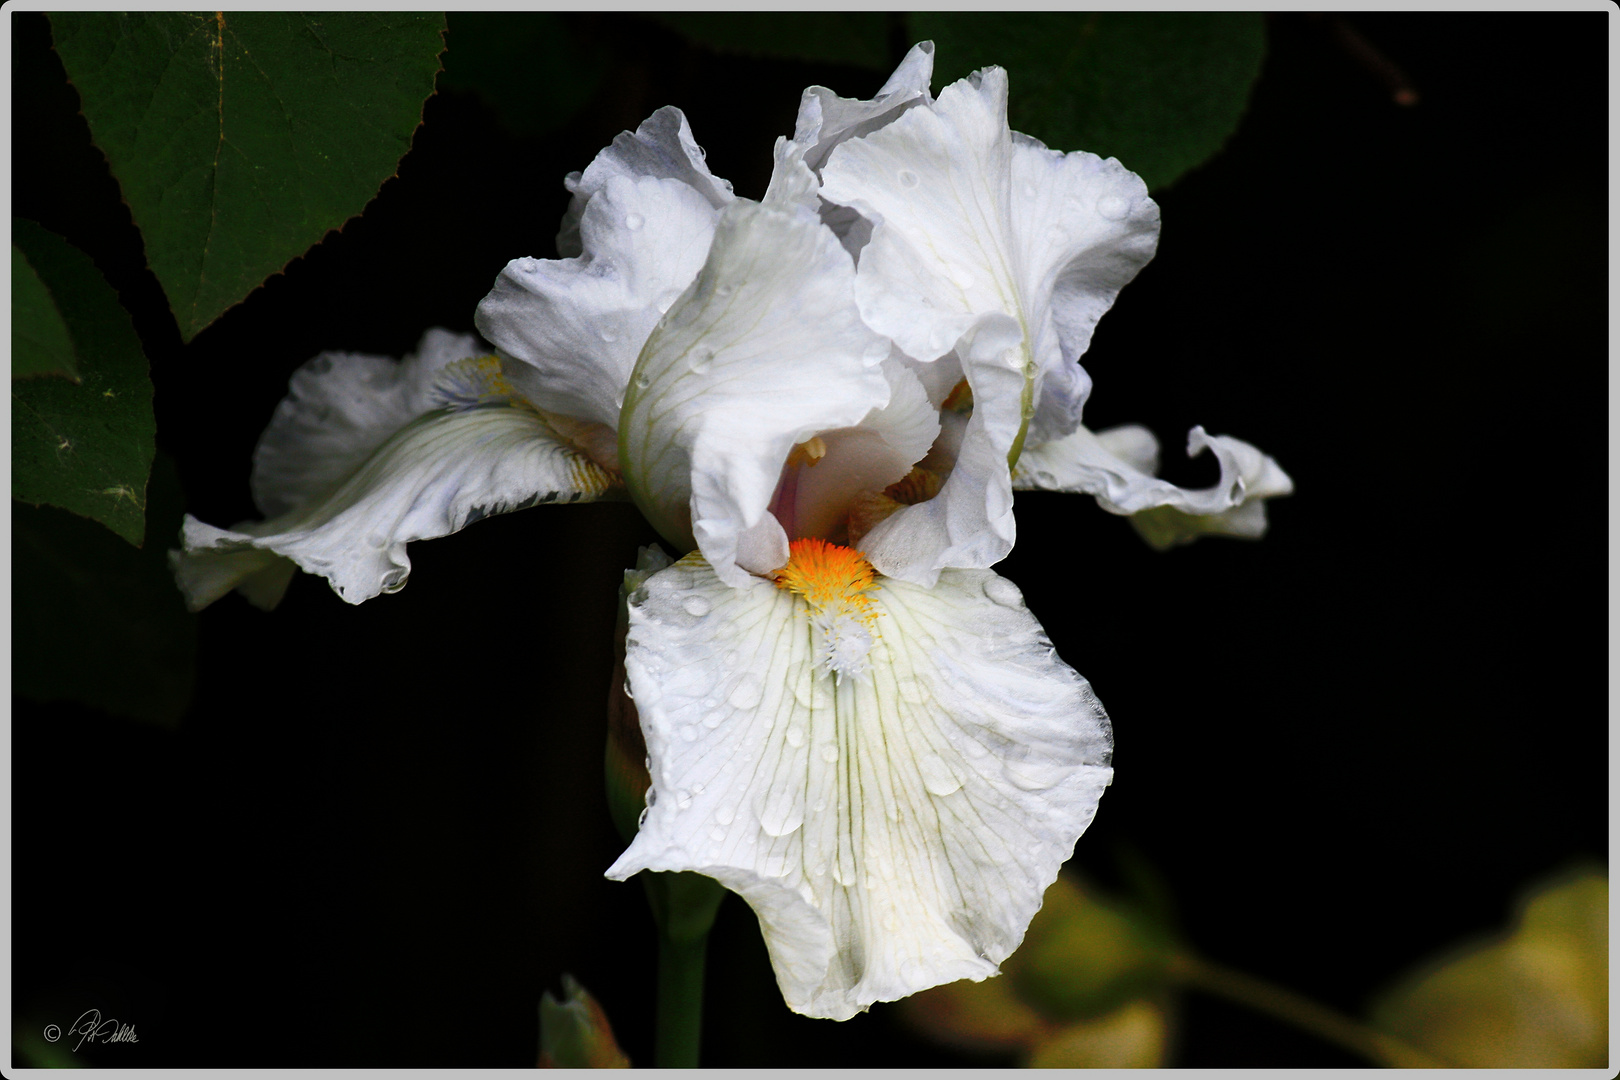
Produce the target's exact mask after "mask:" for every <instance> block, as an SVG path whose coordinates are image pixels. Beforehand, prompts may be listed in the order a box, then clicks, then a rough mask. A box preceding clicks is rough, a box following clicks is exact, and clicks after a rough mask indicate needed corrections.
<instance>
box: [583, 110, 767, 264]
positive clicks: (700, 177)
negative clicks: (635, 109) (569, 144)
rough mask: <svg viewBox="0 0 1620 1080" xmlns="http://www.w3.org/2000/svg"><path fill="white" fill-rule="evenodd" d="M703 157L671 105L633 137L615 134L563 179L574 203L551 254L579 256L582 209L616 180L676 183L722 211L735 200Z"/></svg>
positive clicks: (683, 117)
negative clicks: (586, 164) (583, 165)
mask: <svg viewBox="0 0 1620 1080" xmlns="http://www.w3.org/2000/svg"><path fill="white" fill-rule="evenodd" d="M703 157H704V155H703V148H702V147H701V146H699V145H698V144H697V140H695V139H694V138H692V129H691V127H690V126H689V125H688V124H687V122H686V115H685V114H684V113H682V112H681V110H679V109H677V108H675V107H674V106H672V105H666V106H664V107H663V108H662V109H659V110H658V111H657V112H655V113H653V114H652V115H651V116H649V117H647V119H645V120H643V121H642V122H641V126H640V127H638V128H636V130H635V131H634V132H630V131H623V132H620V133H619V136H618V137H617V138H615V139H614V140H613V142H612V144H611V145H609V146H608V147H607V148H606V149H604V150H603V151H602V152H601V153H599V154H597V155H596V159H595V160H594V161H592V162H591V164H590V166H589V167H588V168H587V169H586V170H585V171H584V172H583V173H570V174H569V176H568V178H567V181H566V183H567V186H568V190H569V191H570V192H572V193H573V196H574V197H573V198H572V199H571V200H569V203H568V210H567V212H566V213H564V214H563V220H562V225H561V227H560V228H559V229H558V232H557V254H559V255H561V256H562V257H563V258H565V259H566V258H572V257H573V256H575V255H578V254H580V252H581V251H583V250H585V248H584V247H583V246H582V241H581V237H580V220H581V218H582V217H583V216H584V213H585V205H586V203H588V202H589V201H590V199H591V198H592V197H593V196H595V195H596V194H597V193H598V192H600V191H601V190H602V189H603V188H605V187H606V186H607V184H608V181H609V180H611V179H612V178H614V177H616V176H617V177H626V178H629V179H636V178H639V177H644V176H645V177H654V178H657V179H661V180H678V181H680V183H681V184H683V185H685V186H686V187H688V188H690V189H691V190H692V191H694V192H696V193H697V194H698V195H699V196H701V197H702V198H703V200H704V201H705V202H707V203H708V204H709V205H710V206H711V207H712V208H714V209H715V210H723V209H725V207H726V205H727V204H728V203H730V202H731V200H732V199H733V198H735V196H733V195H732V193H731V181H729V180H722V179H720V178H719V177H717V176H715V175H714V174H713V173H711V172H710V171H709V167H708V165H706V164H704V160H703Z"/></svg>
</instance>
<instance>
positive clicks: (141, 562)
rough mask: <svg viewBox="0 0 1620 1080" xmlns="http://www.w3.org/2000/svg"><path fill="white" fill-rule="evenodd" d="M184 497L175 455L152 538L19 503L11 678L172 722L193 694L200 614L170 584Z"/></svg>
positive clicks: (24, 686) (164, 462)
mask: <svg viewBox="0 0 1620 1080" xmlns="http://www.w3.org/2000/svg"><path fill="white" fill-rule="evenodd" d="M184 503H185V497H184V495H182V494H181V491H180V480H179V476H178V474H177V473H176V471H175V468H174V464H173V462H171V461H169V460H168V459H167V458H159V459H158V462H157V464H156V466H155V467H154V468H153V470H152V512H151V514H150V515H148V516H149V521H150V525H149V528H148V530H147V544H146V547H145V549H144V550H140V551H137V550H136V549H134V548H132V547H130V546H129V545H128V544H125V543H123V542H121V541H119V540H117V539H115V538H113V537H112V536H110V535H109V534H108V533H107V531H106V530H105V529H102V528H100V527H99V526H96V525H93V524H91V523H90V522H88V521H85V520H84V519H83V518H78V517H74V516H73V515H72V514H68V513H64V512H63V511H61V510H56V509H54V508H52V507H49V506H42V507H38V508H35V507H31V506H15V505H14V506H13V507H12V514H11V545H12V555H11V557H12V575H11V582H12V587H11V588H12V597H11V622H12V643H11V645H12V658H11V659H12V663H11V672H12V686H13V689H14V690H15V691H16V692H17V693H19V694H22V695H24V696H25V697H30V698H33V699H35V700H38V701H54V700H62V699H66V700H69V701H77V702H81V703H83V704H86V705H93V706H96V707H97V708H101V709H105V710H107V711H108V712H112V713H117V714H119V715H121V716H133V717H135V718H137V719H140V720H146V721H149V722H152V723H159V724H166V725H172V724H174V723H176V722H177V721H178V720H179V719H180V715H181V714H182V713H183V712H184V711H185V709H186V707H187V705H188V704H189V703H190V701H191V690H192V683H193V681H194V679H195V674H196V664H197V620H196V618H195V617H193V616H192V615H191V614H190V613H189V612H187V611H186V605H185V601H184V600H183V599H182V598H181V596H180V590H179V589H176V588H175V587H174V576H173V574H171V573H170V571H169V566H168V561H167V552H166V551H165V550H164V549H165V548H167V547H168V546H169V544H170V543H172V542H173V541H174V539H175V537H176V536H178V535H179V533H180V519H181V516H182V509H181V508H182V507H183V505H184Z"/></svg>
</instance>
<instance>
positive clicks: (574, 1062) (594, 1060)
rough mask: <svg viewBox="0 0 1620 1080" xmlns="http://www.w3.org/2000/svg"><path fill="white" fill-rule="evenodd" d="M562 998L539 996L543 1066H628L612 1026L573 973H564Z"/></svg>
mask: <svg viewBox="0 0 1620 1080" xmlns="http://www.w3.org/2000/svg"><path fill="white" fill-rule="evenodd" d="M562 984H563V998H562V1000H561V1001H558V1000H557V999H556V998H554V997H552V996H551V991H549V990H548V991H546V992H545V994H543V995H542V996H541V998H540V1067H541V1068H542V1069H628V1068H629V1067H630V1059H629V1058H628V1057H626V1056H625V1053H624V1051H623V1050H620V1049H619V1044H618V1042H617V1041H616V1040H615V1039H614V1038H613V1025H612V1024H610V1023H608V1018H607V1013H605V1012H603V1011H602V1006H601V1005H599V1004H598V1003H597V1001H596V999H595V998H594V997H592V996H591V995H590V993H589V992H588V991H587V990H586V989H585V988H584V987H583V986H581V985H579V982H578V981H577V980H575V978H574V977H573V976H572V975H567V974H565V975H563V977H562Z"/></svg>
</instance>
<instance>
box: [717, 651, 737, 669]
mask: <svg viewBox="0 0 1620 1080" xmlns="http://www.w3.org/2000/svg"><path fill="white" fill-rule="evenodd" d="M720 662H721V663H722V664H724V665H726V667H736V666H737V650H736V649H732V650H731V651H730V652H728V653H726V655H724V656H722V657H721V658H720Z"/></svg>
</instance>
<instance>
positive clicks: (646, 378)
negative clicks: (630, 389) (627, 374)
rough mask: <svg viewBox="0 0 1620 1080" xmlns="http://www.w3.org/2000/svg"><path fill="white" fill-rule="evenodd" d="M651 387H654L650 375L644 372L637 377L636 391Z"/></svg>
mask: <svg viewBox="0 0 1620 1080" xmlns="http://www.w3.org/2000/svg"><path fill="white" fill-rule="evenodd" d="M651 385H652V376H651V375H648V374H647V373H646V372H645V371H643V372H642V373H641V374H640V375H637V376H636V389H637V390H645V389H647V387H649V386H651Z"/></svg>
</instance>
